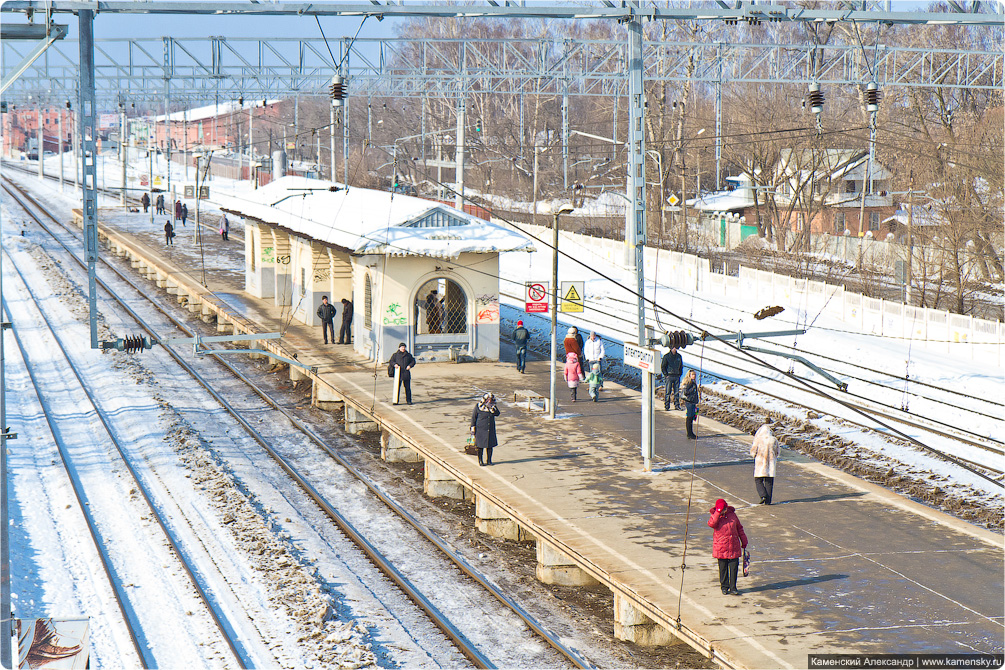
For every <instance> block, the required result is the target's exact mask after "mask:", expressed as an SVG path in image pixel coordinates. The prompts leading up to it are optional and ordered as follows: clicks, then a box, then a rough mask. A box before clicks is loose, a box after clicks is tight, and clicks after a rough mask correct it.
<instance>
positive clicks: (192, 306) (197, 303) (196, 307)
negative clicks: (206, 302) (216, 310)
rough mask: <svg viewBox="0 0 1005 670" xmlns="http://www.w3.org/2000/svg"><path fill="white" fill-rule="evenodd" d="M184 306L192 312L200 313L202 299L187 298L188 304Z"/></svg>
mask: <svg viewBox="0 0 1005 670" xmlns="http://www.w3.org/2000/svg"><path fill="white" fill-rule="evenodd" d="M185 306H186V307H187V308H188V311H189V312H191V313H192V314H202V300H196V299H192V298H189V300H188V304H187V305H185Z"/></svg>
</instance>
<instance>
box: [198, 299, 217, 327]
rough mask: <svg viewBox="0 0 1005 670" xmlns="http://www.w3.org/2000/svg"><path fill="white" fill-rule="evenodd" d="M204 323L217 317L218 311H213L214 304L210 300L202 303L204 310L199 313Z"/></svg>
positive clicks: (211, 321) (210, 321)
mask: <svg viewBox="0 0 1005 670" xmlns="http://www.w3.org/2000/svg"><path fill="white" fill-rule="evenodd" d="M199 318H200V319H202V322H203V323H213V321H214V320H215V319H216V312H215V311H213V306H212V305H210V304H209V303H208V302H204V303H202V312H201V313H200V315H199Z"/></svg>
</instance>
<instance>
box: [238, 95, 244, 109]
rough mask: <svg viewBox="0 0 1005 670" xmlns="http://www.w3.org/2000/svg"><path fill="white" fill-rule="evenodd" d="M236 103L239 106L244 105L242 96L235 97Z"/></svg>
mask: <svg viewBox="0 0 1005 670" xmlns="http://www.w3.org/2000/svg"><path fill="white" fill-rule="evenodd" d="M237 104H239V105H240V106H241V107H244V96H241V97H240V98H238V99H237Z"/></svg>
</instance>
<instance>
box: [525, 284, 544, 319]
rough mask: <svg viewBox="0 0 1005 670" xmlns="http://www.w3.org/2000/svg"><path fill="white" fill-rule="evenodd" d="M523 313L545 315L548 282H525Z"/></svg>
mask: <svg viewBox="0 0 1005 670" xmlns="http://www.w3.org/2000/svg"><path fill="white" fill-rule="evenodd" d="M523 311H525V312H527V313H528V314H540V313H547V311H548V282H539V281H536V282H527V302H526V306H525V307H524V310H523Z"/></svg>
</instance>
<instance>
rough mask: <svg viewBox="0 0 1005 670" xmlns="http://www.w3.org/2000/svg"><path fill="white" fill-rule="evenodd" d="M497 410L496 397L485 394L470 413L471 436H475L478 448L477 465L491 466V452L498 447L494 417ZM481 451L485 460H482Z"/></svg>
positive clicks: (497, 412) (496, 414) (497, 413)
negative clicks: (483, 452)
mask: <svg viewBox="0 0 1005 670" xmlns="http://www.w3.org/2000/svg"><path fill="white" fill-rule="evenodd" d="M497 416H499V408H498V407H496V397H495V396H494V395H492V394H491V393H486V394H485V395H483V396H482V399H481V400H480V401H479V402H478V404H477V405H475V409H474V411H473V412H471V434H472V435H474V436H475V446H476V447H478V465H492V450H493V449H494V448H495V447H497V446H499V440H497V439H496V417H497ZM482 450H484V451H485V460H484V461H483V460H482Z"/></svg>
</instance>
